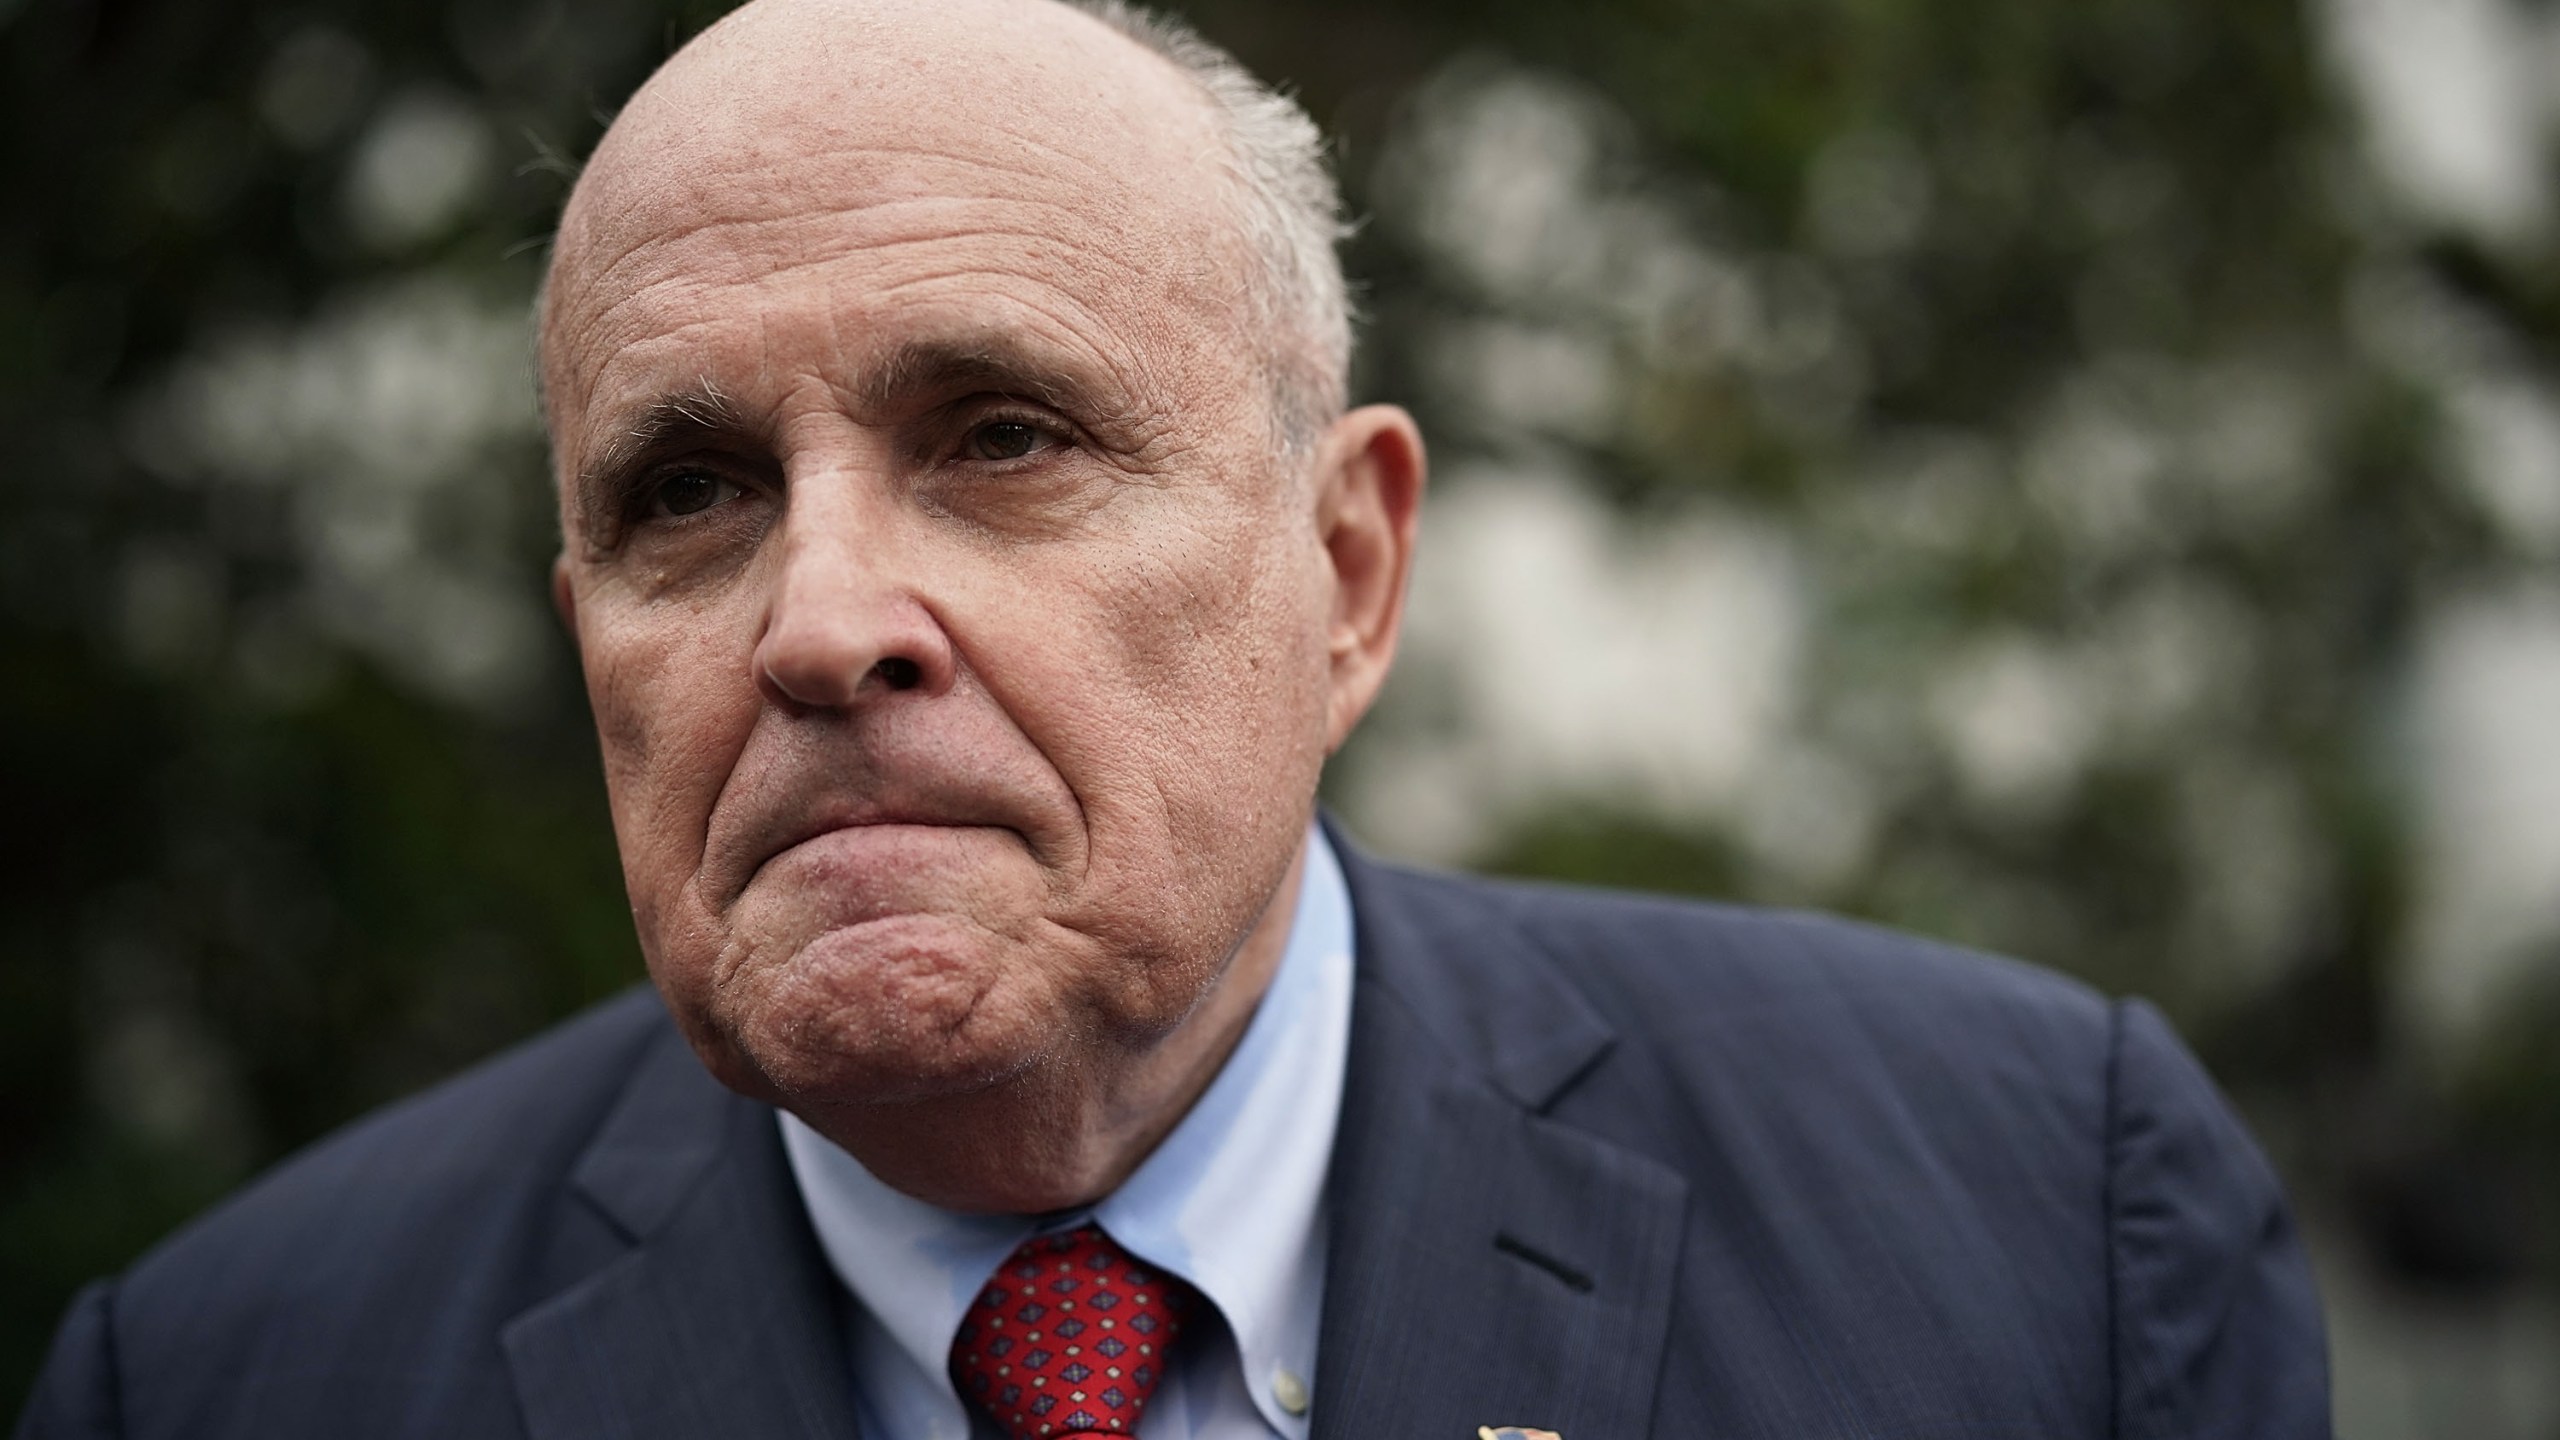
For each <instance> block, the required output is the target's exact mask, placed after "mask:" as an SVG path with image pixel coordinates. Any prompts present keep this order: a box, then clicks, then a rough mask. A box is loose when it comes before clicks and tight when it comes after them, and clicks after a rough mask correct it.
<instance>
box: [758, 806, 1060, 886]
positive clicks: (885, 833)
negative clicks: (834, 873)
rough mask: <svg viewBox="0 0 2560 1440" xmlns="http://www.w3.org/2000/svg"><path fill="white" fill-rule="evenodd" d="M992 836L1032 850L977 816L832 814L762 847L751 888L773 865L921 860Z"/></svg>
mask: <svg viewBox="0 0 2560 1440" xmlns="http://www.w3.org/2000/svg"><path fill="white" fill-rule="evenodd" d="M989 834H993V835H1001V836H1010V837H1012V839H1013V840H1014V841H1015V842H1016V843H1020V844H1024V845H1026V846H1027V845H1028V841H1026V840H1025V839H1024V837H1023V836H1022V833H1021V832H1020V831H1019V830H1017V829H1015V828H1014V827H1013V826H1011V825H1006V824H1001V823H997V822H995V821H992V820H987V819H981V818H979V817H976V816H961V815H953V814H949V813H935V812H928V811H922V810H907V809H900V808H870V807H865V808H860V809H852V810H842V811H837V810H831V811H828V812H825V813H821V814H818V815H813V816H810V817H808V818H806V819H805V820H803V821H801V822H800V823H798V824H795V825H792V826H791V827H789V828H788V829H785V830H782V831H781V832H779V833H778V834H777V835H776V836H775V837H774V843H772V844H771V845H770V846H769V847H760V848H762V849H763V854H762V855H761V856H760V857H759V858H758V859H757V861H756V863H755V866H754V868H753V870H752V871H750V872H749V874H748V876H747V880H748V883H750V884H752V883H754V881H755V879H756V877H757V876H760V875H762V874H763V873H764V872H765V871H766V870H767V869H768V868H770V867H771V866H773V865H774V864H776V863H778V862H784V861H788V860H791V859H794V858H800V859H807V860H812V861H826V862H834V863H849V864H862V863H864V862H870V863H872V864H878V863H884V862H888V861H891V860H895V859H921V858H923V857H921V856H918V855H916V854H915V852H916V851H917V850H919V849H930V848H933V847H935V846H937V844H938V842H942V841H945V840H954V839H960V838H963V837H968V836H983V835H989Z"/></svg>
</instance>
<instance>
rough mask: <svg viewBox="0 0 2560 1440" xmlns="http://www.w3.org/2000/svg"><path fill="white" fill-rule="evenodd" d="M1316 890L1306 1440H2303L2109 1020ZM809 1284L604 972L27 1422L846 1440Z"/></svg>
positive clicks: (2149, 1017)
mask: <svg viewBox="0 0 2560 1440" xmlns="http://www.w3.org/2000/svg"><path fill="white" fill-rule="evenodd" d="M1344 862H1345V867H1346V870H1347V872H1348V875H1349V879H1350V883H1351V890H1352V895H1353V902H1354V907H1355V912H1356V915H1357V923H1358V945H1359V963H1358V975H1359V978H1358V982H1357V987H1356V991H1355V998H1354V1001H1353V1009H1352V1042H1351V1062H1350V1063H1351V1073H1350V1084H1349V1088H1348V1092H1347V1097H1346V1100H1345V1107H1344V1111H1343V1115H1342V1124H1341V1130H1340V1139H1339V1142H1338V1148H1337V1150H1336V1153H1335V1156H1334V1165H1333V1174H1332V1180H1331V1187H1332V1188H1331V1192H1330V1196H1329V1204H1330V1205H1331V1223H1332V1232H1331V1251H1330V1260H1329V1269H1328V1271H1327V1275H1326V1287H1325V1306H1324V1322H1323V1332H1322V1341H1321V1353H1320V1355H1319V1357H1318V1374H1317V1376H1316V1382H1315V1397H1316V1398H1315V1410H1314V1412H1313V1414H1314V1433H1315V1436H1316V1437H1317V1440H1435V1437H1437V1440H1466V1437H1469V1436H1472V1435H1473V1434H1474V1433H1475V1427H1477V1426H1478V1425H1488V1424H1489V1425H1505V1424H1513V1425H1529V1426H1537V1427H1541V1428H1545V1429H1549V1430H1554V1431H1557V1432H1560V1433H1561V1434H1562V1435H1563V1436H1564V1437H1565V1440H1633V1437H1638V1436H1657V1437H1677V1436H1699V1437H1717V1440H1822V1437H1848V1436H1899V1437H1914V1440H1917V1437H1958V1436H1962V1437H1978V1440H1992V1437H2014V1440H2062V1437H2080V1436H2087V1437H2096V1436H2113V1437H2123V1440H2151V1437H2179V1440H2198V1437H2229V1440H2311V1437H2325V1436H2327V1435H2328V1434H2329V1422H2328V1377H2327V1373H2326V1361H2325V1358H2324V1349H2323V1341H2322V1337H2321V1325H2320V1317H2319V1311H2318V1304H2317V1301H2316V1299H2315V1297H2314V1295H2313V1291H2312V1285H2311V1280H2310V1276H2309V1273H2308V1271H2307V1269H2306V1267H2305V1265H2304V1261H2303V1256H2302V1252H2301V1250H2300V1248H2299V1246H2298V1244H2297V1242H2296V1239H2295V1236H2294V1232H2293V1228H2292V1225H2291V1223H2290V1221H2289V1219H2288V1217H2287V1214H2286V1209H2285V1205H2284V1201H2283V1197H2282V1195H2281V1194H2280V1192H2279V1190H2278V1188H2277V1185H2276V1182H2275V1180H2274V1179H2273V1177H2272V1176H2271V1175H2270V1173H2269V1171H2268V1169H2267V1166H2266V1164H2265V1162H2264V1161H2263V1160H2262V1159H2261V1158H2260V1156H2259V1154H2258V1151H2257V1149H2256V1148H2255V1147H2254V1146H2253V1145H2252V1144H2251V1142H2250V1140H2249V1138H2248V1136H2247V1135H2246V1134H2245V1133H2244V1132H2243V1131H2242V1129H2241V1127H2240V1126H2239V1125H2238V1123H2236V1122H2235V1121H2234V1119H2233V1118H2232V1115H2231V1113H2230V1112H2229V1110H2228V1109H2227V1108H2226V1107H2225V1106H2224V1104H2223V1102H2222V1100H2221V1098H2220V1097H2219V1096H2218V1095H2217V1094H2216V1093H2215V1091H2214V1088H2213V1086H2212V1084H2211V1083H2210V1082H2209V1081H2208V1080H2207V1079H2206V1078H2205V1076H2204V1074H2203V1073H2202V1071H2201V1070H2199V1069H2198V1067H2197V1065H2196V1064H2195V1062H2194V1061H2193V1060H2192V1059H2191V1058H2190V1057H2189V1056H2188V1055H2187V1053H2186V1051H2185V1050H2184V1049H2182V1048H2181V1047H2180V1045H2179V1044H2178V1042H2177V1040H2176V1039H2175V1038H2174V1037H2173V1036H2172V1035H2171V1034H2170V1032H2169V1030H2168V1029H2167V1027H2166V1026H2165V1025H2164V1024H2163V1023H2162V1022H2161V1020H2160V1019H2159V1017H2158V1016H2157V1015H2156V1014H2154V1013H2153V1012H2152V1011H2151V1010H2150V1009H2149V1008H2147V1007H2146V1006H2144V1005H2142V1004H2139V1003H2135V1002H2115V1003H2110V1002H2108V1001H2106V1000H2104V999H2102V998H2100V997H2098V996H2096V995H2094V994H2092V993H2090V992H2089V991H2087V990H2085V989H2082V988H2081V987H2079V986H2077V985H2074V984H2072V983H2070V982H2067V981H2064V980H2061V979H2058V978H2055V977H2053V976H2050V975H2046V974H2043V973H2040V972H2037V971H2034V970H2029V969H2026V968H2023V967H2019V966H2015V965H2011V964H2008V963H2005V962H2002V961H1997V960H1991V959H1986V958H1983V957H1980V956H1975V955H1970V954H1965V953H1961V952H1957V951H1953V950H1950V949H1946V948H1943V947H1939V946H1934V945H1929V944H1925V943H1922V942H1918V941H1914V940H1910V939H1907V938H1903V937H1898V936H1894V935H1889V934H1885V933H1882V932H1879V931H1875V930H1871V929H1866V928H1863V927H1859V926H1854V925H1850V924H1846V923H1842V922H1839V921H1834V920H1825V919H1819V918H1814V917H1809V916H1803V915H1790V914H1773V913H1766V912H1757V911H1750V910H1743V909H1734V908H1723V907H1714V906H1704V905H1695V904H1687V903H1680V902H1673V901H1665V900H1649V899H1638V898H1633V897H1627V896H1615V895H1607V894H1601V893H1592V892H1574V891H1564V890H1554V889H1540V888H1531V887H1522V886H1509V885H1498V884H1492V883H1487V882H1483V881H1477V880H1466V879H1458V878H1452V877H1443V876H1429V875H1421V874H1414V873H1409V872H1405V871H1400V870H1395V869H1391V868H1387V867H1384V866H1380V865H1377V864H1374V863H1371V862H1367V861H1363V860H1361V859H1360V858H1358V857H1357V856H1355V855H1351V854H1349V853H1348V852H1347V850H1346V853H1345V855H1344ZM849 1303H850V1301H849V1300H848V1298H847V1297H846V1295H845V1294H844V1293H843V1291H842V1289H841V1287H840V1286H839V1285H838V1283H837V1282H836V1280H835V1278H834V1275H833V1272H832V1271H831V1270H830V1269H829V1268H828V1265H827V1262H826V1260H825V1259H824V1258H823V1257H822V1256H821V1254H820V1253H819V1250H818V1247H817V1244H816V1241H815V1240H814V1238H813V1237H812V1235H811V1233H810V1229H809V1224H808V1220H807V1217H806V1215H805V1214H804V1212H803V1210H802V1207H801V1204H800V1200H799V1196H798V1192H797V1191H796V1189H795V1188H794V1186H793V1183H792V1180H791V1175H790V1172H789V1169H788V1167H787V1165H786V1163H785V1161H784V1159H783V1155H782V1150H781V1146H780V1143H779V1140H778V1137H777V1135H776V1133H775V1127H774V1123H773V1115H772V1112H771V1111H770V1110H768V1109H767V1108H766V1107H764V1106H762V1105H758V1104H754V1103H752V1102H749V1101H747V1100H744V1099H741V1098H739V1097H737V1096H735V1095H732V1094H731V1093H729V1092H728V1091H726V1090H724V1089H722V1088H721V1087H720V1086H719V1085H718V1084H716V1083H715V1082H713V1081H712V1080H711V1079H710V1077H709V1076H708V1075H707V1074H706V1073H705V1072H704V1071H703V1069H702V1067H701V1066H700V1065H699V1064H697V1063H696V1062H695V1060H694V1058H693V1056H692V1055H691V1053H690V1052H689V1051H688V1050H687V1049H686V1048H685V1046H684V1044H683V1042H682V1041H681V1040H680V1039H678V1037H677V1036H676V1033H675V1031H674V1029H673V1027H672V1025H671V1024H670V1023H669V1021H668V1019H667V1017H666V1014H665V1012H664V1011H663V1010H662V1009H661V1008H660V1006H659V1003H658V1001H657V999H656V998H655V996H654V995H652V994H650V993H647V992H645V991H644V992H639V993H635V994H632V995H629V996H626V997H624V998H622V999H619V1000H616V1001H613V1002H611V1003H608V1004H606V1005H604V1006H602V1007H601V1008H599V1009H597V1010H594V1011H592V1012H590V1013H588V1014H587V1015H585V1016H583V1017H581V1018H579V1019H577V1020H574V1021H572V1022H570V1023H569V1024H567V1025H566V1026H564V1027H562V1028H561V1029H559V1030H557V1031H555V1032H553V1033H551V1034H549V1035H546V1036H544V1037H542V1038H539V1039H537V1040H535V1041H533V1042H532V1043H530V1044H528V1045H525V1046H523V1047H521V1048H519V1049H517V1050H515V1051H513V1052H511V1053H509V1054H507V1055H504V1056H502V1057H500V1058H498V1059H497V1060H495V1061H492V1062H490V1063H488V1064H486V1065H483V1066H481V1067H480V1068H478V1069H476V1070H474V1071H471V1072H470V1073H467V1074H465V1075H463V1076H462V1077H460V1078H459V1079H456V1080H453V1081H451V1082H449V1083H447V1084H445V1085H442V1086H440V1087H438V1088H437V1089H435V1090H432V1091H430V1092H428V1093H426V1094H424V1095H421V1096H419V1097H417V1098H415V1099H413V1100H410V1101H408V1102H406V1103H404V1104H401V1105H399V1106H397V1107H394V1108H392V1109H390V1110H387V1111H385V1112H383V1113H381V1114H379V1115H376V1116H374V1117H371V1118H369V1119H367V1120H365V1121H363V1122H361V1123H359V1124H357V1125H356V1126H355V1127H353V1128H352V1129H350V1130H348V1131H346V1132H344V1133H342V1134H340V1135H338V1136H336V1137H334V1138H332V1139H330V1140H328V1141H325V1142H323V1143H322V1144H320V1145H319V1146H317V1147H316V1148H314V1149H313V1150H311V1151H309V1152H307V1153H305V1154H304V1155H302V1156H300V1157H299V1158H297V1159H295V1160H293V1161H291V1162H290V1163H288V1164H286V1165H285V1166H283V1167H282V1168H280V1169H278V1170H277V1171H275V1172H273V1173H272V1174H270V1175H268V1176H267V1177H266V1178H264V1179H262V1180H260V1181H259V1182H257V1183H256V1184H254V1185H252V1186H251V1187H249V1188H248V1189H247V1190H246V1191H244V1192H243V1193H241V1194H240V1195H238V1196H236V1197H235V1198H233V1199H232V1200H230V1201H229V1202H227V1203H226V1204H224V1205H223V1206H221V1207H220V1208H218V1209H217V1210H215V1211H214V1212H212V1213H211V1214H209V1215H207V1216H205V1217H204V1218H202V1219H200V1220H198V1221H196V1222H195V1223H194V1224H192V1225H190V1226H189V1227H188V1228H186V1229H185V1230H183V1231H182V1232H180V1233H179V1234H178V1235H176V1236H175V1237H173V1238H172V1239H170V1240H169V1241H168V1242H166V1243H165V1244H163V1245H162V1246H161V1247H160V1248H159V1249H157V1250H156V1251H154V1252H153V1253H152V1254H150V1255H149V1256H147V1257H145V1258H144V1259H143V1260H142V1261H140V1262H139V1263H137V1264H136V1265H134V1266H133V1268H132V1269H130V1270H129V1271H127V1272H126V1273H125V1274H124V1275H123V1276H121V1277H119V1278H117V1279H114V1280H110V1281H106V1282H102V1283H100V1284H98V1285H96V1286H93V1287H92V1288H90V1289H89V1290H87V1291H85V1292H84V1293H83V1294H82V1295H81V1296H80V1297H79V1299H78V1300H77V1301H76V1302H75V1303H74V1304H73V1306H72V1309H71V1312H70V1315H69V1317H68V1319H67V1320H66V1321H65V1322H64V1324H63V1327H62V1331H61V1334H60V1336H59V1338H58V1339H57V1341H56V1343H55V1348H54V1351H53V1355H52V1358H51V1360H50V1362H49V1363H48V1366H47V1368H46V1370H45V1372H44V1375H43V1378H42V1380H41V1381H40V1382H39V1384H38V1388H37V1391H36V1393H35V1395H34V1398H33V1399H32V1401H31V1402H30V1404H29V1407H28V1409H27V1411H26V1414H25V1417H24V1419H23V1421H22V1423H21V1427H20V1430H19V1434H20V1435H21V1437H29V1440H54V1437H74V1436H79V1437H92V1436H133V1437H164V1436H206V1437H240V1440H252V1437H254V1440H294V1437H306V1436H308V1437H321V1436H327V1437H342V1436H366V1437H393V1436H470V1437H491V1440H496V1437H511V1436H524V1437H530V1440H602V1437H608V1436H609V1437H617V1440H643V1437H679V1436H682V1437H701V1436H713V1435H718V1436H754V1437H790V1436H810V1437H816V1436H847V1435H851V1434H852V1433H853V1420H852V1414H851V1409H852V1407H851V1401H850V1395H849V1380H848V1375H849V1369H848V1362H847V1352H846V1349H845V1345H844V1338H843V1337H844V1312H845V1308H846V1306H847V1305H848V1304H849Z"/></svg>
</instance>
